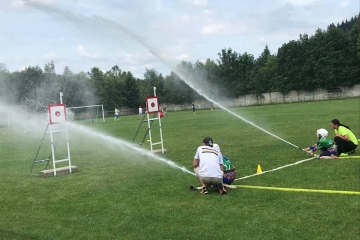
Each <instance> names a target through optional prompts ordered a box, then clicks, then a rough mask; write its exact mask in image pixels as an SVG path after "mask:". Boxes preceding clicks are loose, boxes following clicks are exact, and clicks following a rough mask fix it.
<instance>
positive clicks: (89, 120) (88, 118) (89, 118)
mask: <svg viewBox="0 0 360 240" xmlns="http://www.w3.org/2000/svg"><path fill="white" fill-rule="evenodd" d="M85 115H86V118H87V120H88V122H89V123H92V121H93V120H92V119H91V116H90V114H89V113H86V114H85Z"/></svg>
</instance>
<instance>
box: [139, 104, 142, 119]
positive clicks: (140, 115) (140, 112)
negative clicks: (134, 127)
mask: <svg viewBox="0 0 360 240" xmlns="http://www.w3.org/2000/svg"><path fill="white" fill-rule="evenodd" d="M142 112H143V109H142V107H141V106H139V116H138V119H142Z"/></svg>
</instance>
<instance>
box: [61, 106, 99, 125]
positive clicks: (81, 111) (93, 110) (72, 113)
mask: <svg viewBox="0 0 360 240" xmlns="http://www.w3.org/2000/svg"><path fill="white" fill-rule="evenodd" d="M86 114H89V115H90V117H91V119H92V120H93V121H95V122H97V121H98V119H102V121H103V122H105V112H104V105H88V106H79V107H68V108H66V116H67V119H68V120H70V121H72V120H87V116H86Z"/></svg>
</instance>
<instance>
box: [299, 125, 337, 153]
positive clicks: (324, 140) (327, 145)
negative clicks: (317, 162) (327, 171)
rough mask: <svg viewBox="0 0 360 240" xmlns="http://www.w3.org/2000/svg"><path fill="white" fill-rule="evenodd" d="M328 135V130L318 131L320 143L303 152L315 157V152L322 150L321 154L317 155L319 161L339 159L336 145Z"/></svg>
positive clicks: (321, 129)
mask: <svg viewBox="0 0 360 240" xmlns="http://www.w3.org/2000/svg"><path fill="white" fill-rule="evenodd" d="M328 134H329V133H328V131H327V130H326V129H324V128H320V129H318V130H317V131H316V136H317V139H318V140H319V141H318V142H317V143H316V144H313V145H311V146H310V147H308V148H304V149H303V151H304V152H307V153H309V154H311V155H314V152H316V151H317V150H321V153H320V154H319V155H317V158H319V159H331V158H338V153H337V148H336V145H335V144H334V142H333V141H332V140H331V139H330V138H328Z"/></svg>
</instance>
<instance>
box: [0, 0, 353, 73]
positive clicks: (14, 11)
mask: <svg viewBox="0 0 360 240" xmlns="http://www.w3.org/2000/svg"><path fill="white" fill-rule="evenodd" d="M359 12H360V0H271V1H270V0H252V1H250V0H248V1H245V0H131V1H129V0H106V1H105V0H0V22H1V24H0V63H2V64H5V66H6V68H7V69H8V70H9V71H10V72H14V71H20V70H21V69H24V68H25V67H27V66H31V67H34V66H39V67H41V68H44V66H45V64H47V63H49V62H51V61H53V62H54V65H55V71H56V72H57V73H58V74H62V73H63V71H64V68H65V67H66V66H67V67H68V68H69V69H70V70H71V71H72V72H73V73H79V72H81V71H84V72H89V71H90V70H91V68H93V67H98V68H99V69H101V70H103V71H108V70H110V69H111V68H112V67H114V66H115V65H117V66H119V68H120V69H121V70H122V71H130V72H132V73H133V74H134V76H135V77H138V78H144V73H145V70H146V68H147V69H155V70H156V71H157V72H158V73H161V74H163V75H164V76H166V75H168V74H169V73H170V72H171V71H172V70H173V69H174V68H173V66H175V65H176V64H178V63H180V62H181V61H182V60H185V61H190V62H192V63H195V62H196V61H205V60H206V59H211V60H217V59H218V53H219V52H221V50H222V49H225V48H231V49H232V50H233V51H236V52H237V53H240V54H243V53H245V52H247V53H249V54H252V55H254V57H255V58H257V57H258V56H259V55H260V54H261V53H262V52H263V50H264V49H265V46H266V45H268V48H269V50H270V52H271V53H272V54H274V53H277V51H278V48H280V47H281V46H282V45H283V44H285V43H287V42H289V41H291V40H297V39H299V35H300V34H308V35H309V36H311V35H313V34H314V33H315V30H316V29H318V28H321V29H323V30H326V29H327V26H328V25H329V24H331V23H335V24H337V23H341V22H342V21H345V20H346V19H347V20H350V19H351V17H354V16H356V15H358V14H359Z"/></svg>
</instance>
